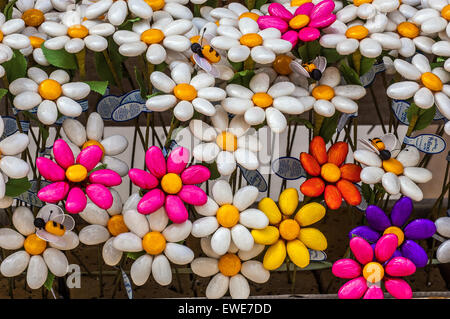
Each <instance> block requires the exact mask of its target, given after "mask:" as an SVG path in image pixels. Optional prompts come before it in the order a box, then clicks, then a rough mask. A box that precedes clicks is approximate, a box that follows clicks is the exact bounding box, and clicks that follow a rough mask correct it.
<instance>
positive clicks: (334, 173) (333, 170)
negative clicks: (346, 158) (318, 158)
mask: <svg viewBox="0 0 450 319" xmlns="http://www.w3.org/2000/svg"><path fill="white" fill-rule="evenodd" d="M320 175H322V177H323V179H324V180H326V181H327V182H329V183H336V182H337V181H338V180H339V179H340V178H341V170H340V169H339V167H337V165H336V164H333V163H326V164H323V165H322V168H321V169H320Z"/></svg>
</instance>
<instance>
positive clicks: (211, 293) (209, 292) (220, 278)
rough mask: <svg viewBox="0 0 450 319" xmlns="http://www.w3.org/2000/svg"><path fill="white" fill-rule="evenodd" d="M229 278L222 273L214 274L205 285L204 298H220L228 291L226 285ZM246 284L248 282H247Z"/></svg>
mask: <svg viewBox="0 0 450 319" xmlns="http://www.w3.org/2000/svg"><path fill="white" fill-rule="evenodd" d="M229 282H230V278H229V277H227V276H224V275H222V273H218V274H216V275H215V276H214V277H213V278H212V279H211V280H210V282H209V284H208V286H207V287H206V292H205V295H206V298H208V299H219V298H222V297H223V296H224V295H225V294H226V293H227V291H228V285H229ZM247 284H248V283H247Z"/></svg>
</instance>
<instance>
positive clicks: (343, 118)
mask: <svg viewBox="0 0 450 319" xmlns="http://www.w3.org/2000/svg"><path fill="white" fill-rule="evenodd" d="M353 117H358V112H355V113H343V114H342V115H341V117H340V118H339V122H338V125H337V127H336V131H337V132H340V131H342V129H343V128H344V126H345V125H346V124H347V122H348V120H349V119H351V118H353Z"/></svg>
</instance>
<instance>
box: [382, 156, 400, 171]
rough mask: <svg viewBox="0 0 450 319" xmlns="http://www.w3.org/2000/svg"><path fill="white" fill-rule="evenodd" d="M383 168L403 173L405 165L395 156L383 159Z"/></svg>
mask: <svg viewBox="0 0 450 319" xmlns="http://www.w3.org/2000/svg"><path fill="white" fill-rule="evenodd" d="M383 168H384V170H385V171H386V172H390V173H394V174H395V175H400V174H403V165H402V163H400V162H399V161H398V160H396V159H395V158H390V159H388V160H387V161H383Z"/></svg>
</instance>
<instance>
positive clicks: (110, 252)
mask: <svg viewBox="0 0 450 319" xmlns="http://www.w3.org/2000/svg"><path fill="white" fill-rule="evenodd" d="M113 241H114V237H111V238H110V239H108V240H107V241H106V243H105V244H104V245H103V248H102V256H103V260H104V261H105V264H107V265H108V266H115V265H117V264H118V263H119V262H120V260H121V259H122V255H123V253H122V251H120V250H117V249H115V248H114V246H113Z"/></svg>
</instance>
